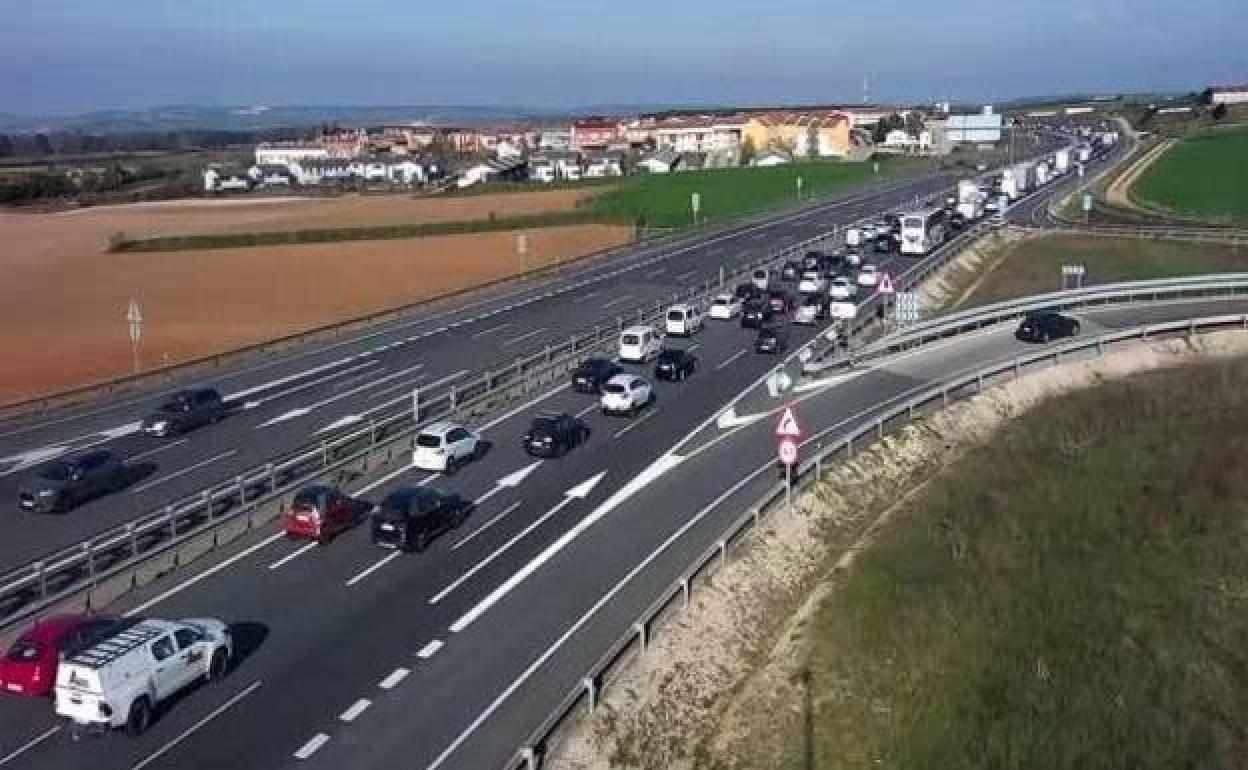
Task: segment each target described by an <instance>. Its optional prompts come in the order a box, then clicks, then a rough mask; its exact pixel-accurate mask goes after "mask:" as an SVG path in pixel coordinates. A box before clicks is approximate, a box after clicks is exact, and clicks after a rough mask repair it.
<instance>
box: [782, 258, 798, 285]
mask: <svg viewBox="0 0 1248 770" xmlns="http://www.w3.org/2000/svg"><path fill="white" fill-rule="evenodd" d="M801 272H802V263H801V262H798V261H797V260H796V259H790V260H786V261H785V263H784V265H782V266H781V267H780V280H782V281H796V280H797V279H798V277H799V276H800V275H801Z"/></svg>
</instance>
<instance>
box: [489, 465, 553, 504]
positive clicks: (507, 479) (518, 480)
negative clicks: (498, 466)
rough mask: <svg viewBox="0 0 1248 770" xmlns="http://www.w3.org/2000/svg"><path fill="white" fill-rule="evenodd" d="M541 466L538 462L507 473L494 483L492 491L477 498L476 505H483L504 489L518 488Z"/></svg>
mask: <svg viewBox="0 0 1248 770" xmlns="http://www.w3.org/2000/svg"><path fill="white" fill-rule="evenodd" d="M541 464H542V461H541V460H538V461H537V462H535V463H531V464H529V465H526V466H524V467H523V468H521V469H520V470H518V471H513V472H511V473H508V474H507V475H506V476H503V477H502V478H501V479H499V480H498V481H496V482H494V488H493V489H491V490H490V491H489V492H486V493H485V494H483V495H481V496H480V497H478V498H477V505H481V504H482V503H484V502H485V501H486V500H489V499H490V498H491V497H493V496H494V495H496V494H498V493H499V492H502V491H503V490H504V489H514V488H515V487H518V486H520V485H521V484H522V483H523V482H524V480H525V479H526V478H528V477H529V474H530V473H532V472H533V471H535V470H537V466H539V465H541Z"/></svg>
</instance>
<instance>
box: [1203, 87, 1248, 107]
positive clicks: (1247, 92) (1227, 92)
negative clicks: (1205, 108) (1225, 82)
mask: <svg viewBox="0 0 1248 770" xmlns="http://www.w3.org/2000/svg"><path fill="white" fill-rule="evenodd" d="M1209 103H1210V104H1213V105H1215V106H1216V105H1219V104H1248V85H1243V86H1214V87H1213V88H1210V89H1209Z"/></svg>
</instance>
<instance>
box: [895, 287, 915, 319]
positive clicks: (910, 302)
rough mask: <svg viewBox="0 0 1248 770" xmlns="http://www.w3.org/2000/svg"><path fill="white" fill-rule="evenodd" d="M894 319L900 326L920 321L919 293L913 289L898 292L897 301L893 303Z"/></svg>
mask: <svg viewBox="0 0 1248 770" xmlns="http://www.w3.org/2000/svg"><path fill="white" fill-rule="evenodd" d="M893 319H894V320H895V321H897V324H898V325H899V326H906V325H909V324H914V323H918V322H919V295H918V293H916V292H913V291H902V292H898V293H897V301H896V303H895V304H894V305H893Z"/></svg>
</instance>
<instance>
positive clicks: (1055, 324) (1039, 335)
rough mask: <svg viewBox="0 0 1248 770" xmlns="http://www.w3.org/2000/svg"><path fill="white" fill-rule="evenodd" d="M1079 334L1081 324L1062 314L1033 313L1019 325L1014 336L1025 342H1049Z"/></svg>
mask: <svg viewBox="0 0 1248 770" xmlns="http://www.w3.org/2000/svg"><path fill="white" fill-rule="evenodd" d="M1077 334H1079V322H1078V321H1076V320H1075V319H1073V318H1071V317H1070V316H1064V315H1062V314H1061V313H1054V312H1041V313H1032V314H1031V315H1028V316H1027V317H1026V318H1024V319H1023V322H1022V323H1021V324H1019V325H1018V330H1017V331H1016V332H1014V336H1015V337H1016V338H1017V339H1019V340H1022V341H1023V342H1048V341H1050V340H1055V339H1059V338H1061V337H1074V336H1075V335H1077Z"/></svg>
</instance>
